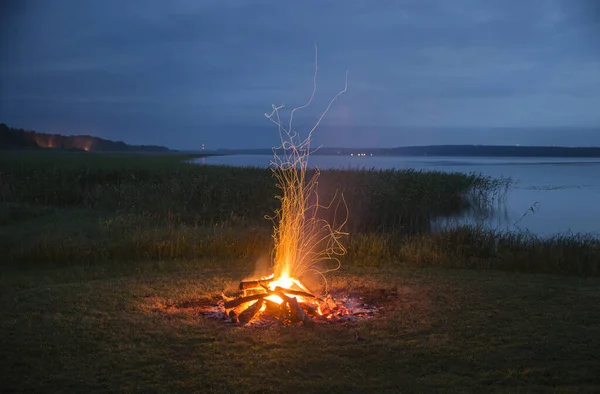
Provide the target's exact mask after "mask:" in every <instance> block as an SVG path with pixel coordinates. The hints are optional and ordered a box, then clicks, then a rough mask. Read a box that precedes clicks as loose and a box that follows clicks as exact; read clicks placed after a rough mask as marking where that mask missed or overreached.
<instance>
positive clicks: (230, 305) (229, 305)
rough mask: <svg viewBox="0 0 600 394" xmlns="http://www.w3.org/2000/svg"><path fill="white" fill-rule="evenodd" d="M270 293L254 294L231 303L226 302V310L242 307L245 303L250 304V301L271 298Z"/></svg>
mask: <svg viewBox="0 0 600 394" xmlns="http://www.w3.org/2000/svg"><path fill="white" fill-rule="evenodd" d="M269 295H270V294H269V293H261V294H252V295H249V296H246V297H239V298H236V299H235V300H231V301H226V302H225V309H231V308H235V307H236V306H239V305H242V304H243V303H245V302H250V301H254V300H260V299H262V298H265V297H267V296H269Z"/></svg>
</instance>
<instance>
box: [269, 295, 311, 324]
mask: <svg viewBox="0 0 600 394" xmlns="http://www.w3.org/2000/svg"><path fill="white" fill-rule="evenodd" d="M274 293H275V295H277V296H278V297H280V298H281V299H282V300H283V301H284V302H285V303H287V305H288V306H289V307H290V320H292V321H301V322H302V323H303V324H305V325H313V324H314V321H313V320H312V319H311V318H310V316H308V315H307V314H306V312H304V310H303V309H302V308H301V307H300V304H298V300H297V299H296V297H288V296H286V295H285V294H283V293H281V292H274Z"/></svg>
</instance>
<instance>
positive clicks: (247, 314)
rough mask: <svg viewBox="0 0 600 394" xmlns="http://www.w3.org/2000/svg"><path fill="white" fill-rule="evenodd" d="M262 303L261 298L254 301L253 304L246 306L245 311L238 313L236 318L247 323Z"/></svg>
mask: <svg viewBox="0 0 600 394" xmlns="http://www.w3.org/2000/svg"><path fill="white" fill-rule="evenodd" d="M263 303H264V300H263V299H260V300H258V301H256V302H255V303H254V304H252V305H250V306H249V307H248V308H246V310H245V311H243V312H242V313H240V314H239V316H238V320H239V321H240V323H242V324H246V323H248V322H249V321H250V320H252V318H253V317H254V316H255V315H256V314H257V313H258V311H259V310H260V309H261V308H262V306H263Z"/></svg>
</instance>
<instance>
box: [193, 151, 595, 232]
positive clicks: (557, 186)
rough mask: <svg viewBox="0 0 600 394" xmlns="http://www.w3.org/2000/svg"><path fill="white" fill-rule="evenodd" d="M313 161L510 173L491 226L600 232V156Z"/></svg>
mask: <svg viewBox="0 0 600 394" xmlns="http://www.w3.org/2000/svg"><path fill="white" fill-rule="evenodd" d="M271 159H272V157H271V156H267V155H264V156H262V155H233V156H215V157H209V158H206V159H204V163H205V164H212V165H234V166H256V167H266V166H268V165H269V162H270V160H271ZM198 162H200V163H201V162H202V159H198ZM309 162H310V165H311V166H312V167H315V166H316V167H319V168H321V169H327V168H343V169H348V168H352V169H358V168H378V169H388V168H398V169H402V168H414V169H417V170H430V171H433V170H435V171H446V172H465V173H470V172H478V173H482V174H485V175H491V176H494V177H497V176H505V177H510V178H512V179H513V182H514V184H513V186H512V187H511V189H510V191H509V193H508V196H507V198H506V201H505V203H504V204H502V206H500V207H499V210H498V212H497V213H496V214H495V215H494V217H492V218H489V219H488V220H487V221H486V224H487V225H488V226H490V227H492V228H495V229H499V230H517V229H521V230H528V231H530V232H532V233H535V234H539V235H553V234H559V233H568V232H572V233H593V234H595V235H599V234H600V160H599V159H566V158H481V157H369V156H367V157H356V156H354V157H351V156H318V155H313V156H311V157H310V159H309ZM531 207H535V212H531V210H530V208H531ZM523 215H525V216H523ZM456 220H457V221H458V220H461V221H462V220H464V219H456Z"/></svg>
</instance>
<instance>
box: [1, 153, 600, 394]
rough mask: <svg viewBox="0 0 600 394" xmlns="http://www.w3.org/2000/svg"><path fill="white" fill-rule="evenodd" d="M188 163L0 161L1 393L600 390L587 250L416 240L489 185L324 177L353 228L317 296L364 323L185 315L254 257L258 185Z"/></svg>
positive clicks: (594, 286) (454, 235)
mask: <svg viewBox="0 0 600 394" xmlns="http://www.w3.org/2000/svg"><path fill="white" fill-rule="evenodd" d="M189 158H190V156H186V155H123V154H98V155H94V154H92V155H90V154H83V153H64V152H63V153H60V154H57V153H50V152H43V153H39V152H37V153H36V152H27V153H18V154H15V153H7V154H2V155H0V256H2V263H1V264H0V371H1V372H0V379H1V381H2V389H3V390H5V391H7V392H115V391H127V392H340V393H341V392H344V393H346V392H369V393H371V392H415V393H422V392H437V391H442V392H455V391H458V392H598V391H600V378H599V376H600V374H598V370H597V354H598V353H599V352H600V326H599V325H598V322H599V321H600V309H598V308H597V305H598V303H599V302H600V291H599V290H598V289H599V288H600V279H598V278H583V277H593V276H598V272H599V267H600V241H599V240H598V239H595V238H591V237H585V236H560V237H555V238H549V239H545V238H538V237H535V236H532V235H528V234H523V233H497V232H493V231H489V230H485V229H483V228H472V227H471V228H469V227H460V228H456V229H449V230H444V231H441V232H438V233H431V232H430V231H428V230H429V227H428V226H427V225H426V223H428V221H429V219H433V218H436V217H439V216H443V215H448V214H452V213H456V212H460V211H461V210H464V209H486V207H487V206H488V205H489V204H490V202H491V201H492V200H494V199H496V198H500V197H501V195H502V191H503V188H504V187H505V186H506V185H507V183H506V181H502V180H501V181H495V180H493V179H489V178H485V177H479V176H477V175H461V174H441V173H422V172H413V171H366V172H345V171H324V172H323V174H322V176H321V180H320V184H319V185H320V187H321V189H320V191H321V193H322V195H323V196H324V197H325V196H327V195H332V194H333V193H334V190H335V189H336V188H340V189H342V190H343V191H344V193H345V196H346V200H347V201H348V206H349V211H350V215H351V216H350V217H351V218H352V217H354V219H353V222H351V223H350V224H349V226H350V230H351V231H352V230H354V231H352V232H351V234H350V236H349V237H347V238H346V239H345V240H344V242H345V244H346V245H347V247H348V254H347V256H346V257H345V258H344V260H343V265H342V268H341V270H340V271H337V272H334V273H332V274H330V275H329V276H328V282H329V285H330V288H331V289H332V291H334V292H337V293H338V294H347V293H354V294H356V295H357V296H362V297H364V299H365V301H366V302H368V303H371V304H377V305H379V306H382V307H383V311H382V315H381V316H379V317H378V318H377V319H374V320H367V321H362V322H359V323H354V324H337V325H331V326H317V327H315V328H314V329H309V328H306V327H302V326H300V327H271V328H268V329H246V328H231V327H225V326H224V324H223V322H220V321H213V320H209V319H205V318H203V317H202V316H201V315H199V313H198V305H200V304H201V303H202V302H204V301H206V300H214V299H216V298H218V297H219V296H220V294H221V292H222V291H226V292H227V291H233V290H234V288H235V287H236V285H237V283H238V282H239V280H241V279H243V278H246V277H248V276H249V275H251V274H252V273H253V270H254V268H255V265H256V263H257V261H264V260H267V261H268V257H269V253H270V251H271V248H272V239H271V224H270V223H269V221H267V220H265V219H264V217H263V216H262V215H263V214H265V213H272V211H270V210H271V209H273V208H275V207H276V205H275V204H276V199H275V198H274V197H273V196H274V194H275V191H276V187H275V184H274V182H273V180H272V178H271V175H270V173H269V172H268V171H265V170H258V169H252V168H228V167H210V166H205V167H200V166H193V165H190V164H186V163H184V162H183V161H184V160H186V159H189ZM447 268H452V269H451V270H450V269H447ZM464 268H469V270H465V269H464ZM502 271H505V272H502ZM528 273H538V275H531V274H528ZM541 274H557V275H560V276H550V275H541ZM357 332H358V333H359V336H360V338H361V340H357V339H356V338H357V337H356V333H357Z"/></svg>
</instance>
